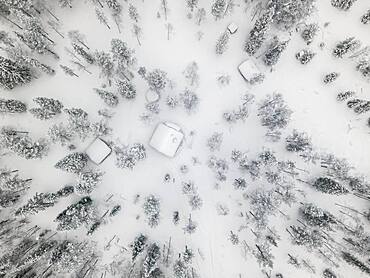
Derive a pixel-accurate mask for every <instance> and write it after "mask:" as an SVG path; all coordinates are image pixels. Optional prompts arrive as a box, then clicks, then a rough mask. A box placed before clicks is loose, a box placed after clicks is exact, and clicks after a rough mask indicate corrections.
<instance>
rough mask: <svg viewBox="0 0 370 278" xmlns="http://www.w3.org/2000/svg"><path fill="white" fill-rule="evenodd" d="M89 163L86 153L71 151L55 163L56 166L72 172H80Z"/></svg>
mask: <svg viewBox="0 0 370 278" xmlns="http://www.w3.org/2000/svg"><path fill="white" fill-rule="evenodd" d="M86 164H87V155H86V154H85V153H77V152H76V153H71V154H69V155H67V156H65V157H64V158H62V159H61V160H59V161H58V162H57V163H56V164H55V166H54V167H55V168H57V169H61V170H63V171H66V172H70V173H80V172H81V171H82V170H83V168H85V166H86Z"/></svg>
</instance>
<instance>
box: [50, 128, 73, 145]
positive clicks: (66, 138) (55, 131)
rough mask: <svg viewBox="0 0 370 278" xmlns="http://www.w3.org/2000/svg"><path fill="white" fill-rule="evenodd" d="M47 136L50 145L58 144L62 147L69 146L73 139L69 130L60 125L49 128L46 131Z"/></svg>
mask: <svg viewBox="0 0 370 278" xmlns="http://www.w3.org/2000/svg"><path fill="white" fill-rule="evenodd" d="M48 136H49V139H50V141H51V142H52V143H60V144H61V145H62V146H65V145H66V144H69V143H70V142H71V140H72V138H73V134H72V133H71V131H70V130H69V128H67V127H65V126H64V125H63V124H62V123H59V124H55V125H53V126H51V127H50V128H49V130H48Z"/></svg>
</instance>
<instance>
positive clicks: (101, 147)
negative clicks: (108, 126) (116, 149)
mask: <svg viewBox="0 0 370 278" xmlns="http://www.w3.org/2000/svg"><path fill="white" fill-rule="evenodd" d="M111 152H112V150H111V148H110V147H109V146H108V145H107V143H105V142H104V141H103V140H102V139H100V138H96V139H95V140H94V141H93V142H92V143H91V144H90V145H89V146H88V147H87V149H86V154H87V156H88V157H89V159H90V160H91V161H92V162H93V163H95V164H100V163H102V162H103V161H104V160H105V159H106V158H107V157H108V156H109V155H110V154H111Z"/></svg>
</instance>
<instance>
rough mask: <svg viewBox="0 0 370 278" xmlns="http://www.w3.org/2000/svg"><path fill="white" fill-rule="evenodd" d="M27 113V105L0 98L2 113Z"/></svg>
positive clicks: (18, 101) (0, 111)
mask: <svg viewBox="0 0 370 278" xmlns="http://www.w3.org/2000/svg"><path fill="white" fill-rule="evenodd" d="M26 111H27V105H26V104H25V103H24V102H22V101H20V100H16V99H3V98H0V113H24V112H26Z"/></svg>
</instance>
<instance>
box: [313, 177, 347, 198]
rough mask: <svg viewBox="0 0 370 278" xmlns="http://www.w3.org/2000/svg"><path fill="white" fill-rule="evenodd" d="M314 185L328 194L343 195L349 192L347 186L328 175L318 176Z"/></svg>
mask: <svg viewBox="0 0 370 278" xmlns="http://www.w3.org/2000/svg"><path fill="white" fill-rule="evenodd" d="M312 186H313V187H314V188H316V189H317V190H318V191H320V192H323V193H327V194H333V195H342V194H347V193H348V189H347V188H346V187H344V186H343V185H341V184H339V182H337V181H335V180H333V179H331V178H328V177H319V178H317V179H316V180H315V182H314V183H313V184H312Z"/></svg>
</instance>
